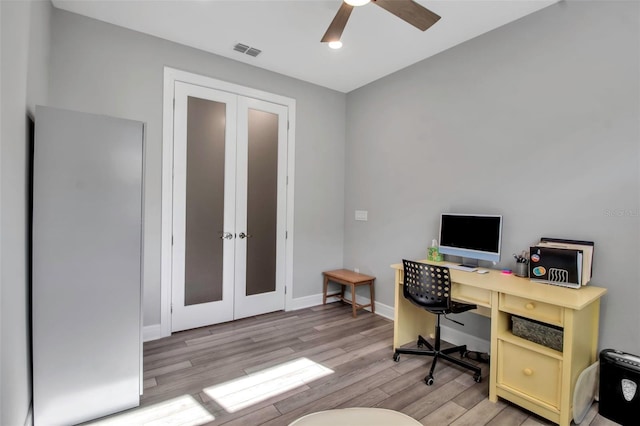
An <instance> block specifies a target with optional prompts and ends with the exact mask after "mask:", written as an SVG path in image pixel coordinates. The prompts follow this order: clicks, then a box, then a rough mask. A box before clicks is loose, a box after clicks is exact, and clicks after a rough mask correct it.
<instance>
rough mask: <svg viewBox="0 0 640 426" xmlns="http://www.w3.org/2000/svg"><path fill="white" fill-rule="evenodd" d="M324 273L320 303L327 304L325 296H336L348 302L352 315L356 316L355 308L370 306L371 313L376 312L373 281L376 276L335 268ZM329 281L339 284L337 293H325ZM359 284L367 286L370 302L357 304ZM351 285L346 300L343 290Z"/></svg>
mask: <svg viewBox="0 0 640 426" xmlns="http://www.w3.org/2000/svg"><path fill="white" fill-rule="evenodd" d="M322 274H323V275H324V291H323V293H322V304H323V305H326V304H327V297H337V298H338V299H340V300H342V301H343V302H345V303H350V304H351V308H352V310H353V317H354V318H355V317H356V309H363V308H368V307H371V313H375V312H376V307H375V290H374V287H373V282H374V281H375V280H376V277H372V276H370V275H365V274H360V273H358V272H353V271H350V270H348V269H336V270H335V271H326V272H323V273H322ZM329 281H331V282H335V283H337V284H340V285H341V288H340V291H339V292H337V293H331V294H327V288H328V287H329ZM361 285H368V286H369V293H370V295H371V303H369V304H367V305H358V304H357V303H356V287H358V286H361ZM347 286H349V287H351V300H347V299H345V297H344V291H345V289H346V287H347Z"/></svg>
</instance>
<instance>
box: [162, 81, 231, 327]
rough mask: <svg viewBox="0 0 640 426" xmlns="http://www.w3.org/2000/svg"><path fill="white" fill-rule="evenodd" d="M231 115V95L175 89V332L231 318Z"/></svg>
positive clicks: (201, 89)
mask: <svg viewBox="0 0 640 426" xmlns="http://www.w3.org/2000/svg"><path fill="white" fill-rule="evenodd" d="M236 110H237V97H236V96H234V95H232V94H229V93H226V92H221V91H218V90H213V89H209V88H206V87H202V86H196V85H191V84H186V83H182V82H176V83H175V112H174V144H173V152H174V153H173V174H174V176H173V265H172V278H171V280H172V286H171V304H172V315H171V330H172V331H180V330H186V329H190V328H196V327H202V326H205V325H210V324H216V323H219V322H224V321H230V320H232V319H233V299H234V291H233V290H234V288H233V282H234V250H235V240H234V238H233V236H234V227H235V209H236V196H235V191H236V189H235V187H236V167H235V163H236V126H235V122H236ZM225 236H226V237H227V238H222V237H225Z"/></svg>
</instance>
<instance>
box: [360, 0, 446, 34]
mask: <svg viewBox="0 0 640 426" xmlns="http://www.w3.org/2000/svg"><path fill="white" fill-rule="evenodd" d="M372 1H373V3H375V4H377V5H378V6H380V7H381V8H383V9H384V10H386V11H387V12H391V13H393V14H394V15H396V16H397V17H398V18H400V19H402V20H403V21H406V22H408V23H409V24H411V25H413V26H414V27H416V28H418V29H420V30H422V31H424V30H426V29H427V28H429V27H430V26H432V25H433V24H435V23H436V22H438V20H439V19H440V15H437V14H435V13H433V12H432V11H430V10H429V9H427V8H425V7H424V6H421V5H419V4H418V3H416V2H415V1H413V0H372Z"/></svg>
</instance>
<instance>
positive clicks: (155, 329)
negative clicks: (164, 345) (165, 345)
mask: <svg viewBox="0 0 640 426" xmlns="http://www.w3.org/2000/svg"><path fill="white" fill-rule="evenodd" d="M160 338H162V328H161V327H160V324H153V325H147V326H144V327H143V328H142V341H143V342H150V341H151V340H158V339H160Z"/></svg>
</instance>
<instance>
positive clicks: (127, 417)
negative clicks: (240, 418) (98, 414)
mask: <svg viewBox="0 0 640 426" xmlns="http://www.w3.org/2000/svg"><path fill="white" fill-rule="evenodd" d="M213 420H215V417H214V416H213V415H212V414H211V413H210V412H209V411H207V409H205V408H204V407H203V406H202V405H200V403H198V401H196V400H195V399H194V398H193V397H192V396H191V395H183V396H179V397H177V398H174V399H170V400H168V401H163V402H160V403H158V404H154V405H150V406H148V407H143V408H136V409H133V410H131V411H129V412H124V413H122V414H119V415H114V416H111V417H109V418H106V419H104V420H99V421H96V422H92V423H91V424H92V425H143V424H144V425H155V424H158V425H160V424H162V425H180V426H187V425H188V426H200V425H203V424H205V423H209V422H212V421H213Z"/></svg>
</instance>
